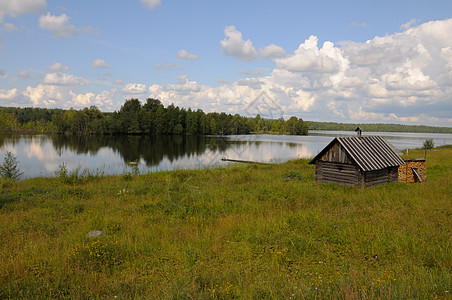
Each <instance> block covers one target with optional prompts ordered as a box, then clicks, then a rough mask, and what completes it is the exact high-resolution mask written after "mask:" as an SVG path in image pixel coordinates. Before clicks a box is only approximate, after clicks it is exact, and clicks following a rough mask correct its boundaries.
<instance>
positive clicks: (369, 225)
mask: <svg viewBox="0 0 452 300" xmlns="http://www.w3.org/2000/svg"><path fill="white" fill-rule="evenodd" d="M409 155H410V157H411V158H413V157H423V155H424V152H423V151H417V152H416V151H414V150H413V151H411V152H410V154H409ZM307 162H308V160H296V161H291V162H288V163H284V164H279V165H238V166H234V167H229V168H224V169H209V170H198V171H191V170H187V171H174V172H162V173H155V174H147V175H130V174H127V175H123V176H105V177H104V176H102V175H101V174H96V175H93V174H85V175H86V176H85V175H84V176H79V177H78V176H77V175H75V176H72V177H71V176H69V175H68V176H69V177H68V176H66V177H64V176H60V177H55V178H50V179H48V178H36V179H30V180H25V181H22V182H19V183H14V182H11V181H0V185H1V191H0V298H1V299H10V298H11V299H17V298H71V299H78V298H107V299H113V298H115V296H116V297H117V298H118V299H119V298H121V299H124V298H129V299H136V298H143V299H210V298H211V299H234V298H240V299H290V298H292V299H323V298H327V299H329V298H331V299H334V298H347V299H374V298H382V299H427V298H441V299H446V298H447V299H450V297H451V296H450V295H451V294H452V280H451V279H452V278H451V267H452V265H451V263H452V243H451V236H452V232H451V229H452V201H451V198H452V149H450V148H446V147H443V148H441V149H435V150H433V151H429V152H428V153H427V180H428V181H427V182H426V183H422V184H404V183H391V184H387V185H383V186H377V187H372V188H366V189H358V188H351V187H344V186H335V185H332V184H316V183H314V169H313V166H311V165H308V164H307ZM69 179H70V180H69ZM91 230H101V231H103V232H104V233H105V235H104V236H102V237H100V238H97V239H89V238H87V237H86V234H87V233H88V232H89V231H91Z"/></svg>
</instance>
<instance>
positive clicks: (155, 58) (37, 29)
mask: <svg viewBox="0 0 452 300" xmlns="http://www.w3.org/2000/svg"><path fill="white" fill-rule="evenodd" d="M450 12H452V1H442V0H432V1H415V2H413V1H408V0H400V1H389V0H383V1H379V2H363V1H357V0H343V1H326V2H325V1H320V2H312V1H309V2H308V1H295V0H287V1H284V2H283V3H279V2H278V3H275V2H271V1H257V0H249V1H246V2H243V1H237V0H231V1H228V2H216V1H184V2H180V1H167V0H133V1H116V2H111V1H109V2H107V1H104V0H99V1H94V2H93V1H91V2H86V1H69V2H65V3H61V2H60V1H55V0H27V1H7V0H0V106H9V107H27V106H33V107H41V108H58V107H61V108H62V109H69V108H71V107H72V108H74V109H81V108H83V107H89V106H91V105H95V106H97V107H98V108H99V109H100V110H101V111H104V112H113V111H118V110H119V109H120V107H121V105H122V103H124V100H125V99H130V98H144V99H146V98H156V99H160V101H161V102H162V103H163V104H164V105H165V106H168V105H170V104H171V103H174V105H176V106H179V107H195V108H196V109H197V108H200V109H202V110H203V111H204V112H206V113H209V112H214V111H219V112H225V113H229V114H235V113H238V114H240V115H242V116H250V115H253V114H254V113H255V111H261V110H262V109H264V110H266V112H267V113H268V115H271V116H273V117H275V118H278V117H280V116H283V117H285V118H286V117H289V116H296V117H297V118H302V119H303V120H305V119H306V120H312V121H316V122H326V121H321V120H328V122H336V123H353V124H354V123H362V124H365V123H378V124H406V125H423V126H432V127H452V96H451V95H452V15H451V13H450Z"/></svg>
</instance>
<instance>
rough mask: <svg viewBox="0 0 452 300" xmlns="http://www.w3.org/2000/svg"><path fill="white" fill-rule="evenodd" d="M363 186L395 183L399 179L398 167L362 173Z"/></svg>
mask: <svg viewBox="0 0 452 300" xmlns="http://www.w3.org/2000/svg"><path fill="white" fill-rule="evenodd" d="M363 178H364V186H366V187H367V186H374V185H380V184H385V183H388V182H397V181H398V179H399V171H398V167H390V168H385V169H381V170H376V171H369V172H363Z"/></svg>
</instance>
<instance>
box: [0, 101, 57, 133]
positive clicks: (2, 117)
mask: <svg viewBox="0 0 452 300" xmlns="http://www.w3.org/2000/svg"><path fill="white" fill-rule="evenodd" d="M61 112H63V110H62V109H47V108H31V107H27V108H19V107H0V132H20V133H51V132H56V130H57V129H56V127H55V126H54V125H53V122H52V119H53V116H54V115H56V114H58V113H61Z"/></svg>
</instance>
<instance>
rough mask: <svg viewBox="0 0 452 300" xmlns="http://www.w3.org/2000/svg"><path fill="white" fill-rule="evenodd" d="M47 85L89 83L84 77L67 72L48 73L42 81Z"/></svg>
mask: <svg viewBox="0 0 452 300" xmlns="http://www.w3.org/2000/svg"><path fill="white" fill-rule="evenodd" d="M41 83H42V84H47V85H64V86H81V85H85V84H87V83H88V81H87V80H86V79H84V78H81V77H78V76H75V75H71V74H66V73H48V74H46V76H45V77H44V79H43V80H42V82H41Z"/></svg>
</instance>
